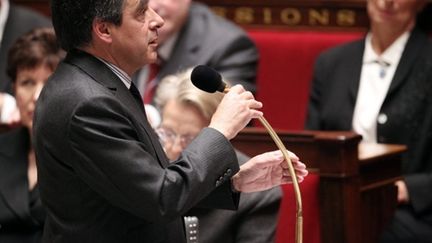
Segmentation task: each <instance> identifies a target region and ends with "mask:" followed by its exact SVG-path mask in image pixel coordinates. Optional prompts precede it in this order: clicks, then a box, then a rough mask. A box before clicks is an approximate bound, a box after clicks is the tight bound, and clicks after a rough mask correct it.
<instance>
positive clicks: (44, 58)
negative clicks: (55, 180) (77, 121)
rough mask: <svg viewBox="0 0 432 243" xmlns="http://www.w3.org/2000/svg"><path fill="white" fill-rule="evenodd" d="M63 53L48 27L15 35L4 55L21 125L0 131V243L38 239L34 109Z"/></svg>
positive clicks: (39, 216) (39, 214) (39, 213)
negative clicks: (3, 131) (15, 39)
mask: <svg viewBox="0 0 432 243" xmlns="http://www.w3.org/2000/svg"><path fill="white" fill-rule="evenodd" d="M63 56H64V53H63V51H62V50H61V49H60V46H59V45H58V44H57V41H56V38H55V34H54V30H53V29H52V28H37V29H35V30H33V31H31V32H29V33H27V34H25V35H23V36H22V37H21V38H19V39H18V40H17V41H16V43H15V44H14V45H13V46H12V47H11V49H10V52H9V55H8V65H7V73H8V75H9V77H10V78H11V80H12V82H13V91H14V95H15V97H16V101H17V106H18V110H19V112H20V116H21V127H18V128H15V129H13V130H10V131H8V132H5V133H2V134H0V225H1V227H0V242H1V243H15V242H16V243H27V242H40V237H41V234H42V229H43V224H44V219H45V210H44V208H43V206H42V204H41V200H40V198H39V191H38V183H37V170H36V159H35V152H34V149H33V147H32V136H31V134H32V123H33V111H34V109H35V104H36V100H37V99H38V97H39V93H40V91H41V89H42V87H43V86H44V84H45V82H46V80H47V79H48V77H49V76H50V75H51V73H52V72H53V71H54V69H55V68H56V67H57V64H58V63H59V62H60V60H61V59H62V57H63Z"/></svg>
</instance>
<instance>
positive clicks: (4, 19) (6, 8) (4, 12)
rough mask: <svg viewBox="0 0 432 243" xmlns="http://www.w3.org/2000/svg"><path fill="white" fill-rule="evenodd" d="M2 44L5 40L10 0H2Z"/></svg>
mask: <svg viewBox="0 0 432 243" xmlns="http://www.w3.org/2000/svg"><path fill="white" fill-rule="evenodd" d="M0 2H1V7H0V44H1V41H2V40H3V33H4V31H5V26H6V22H7V19H8V16H9V1H8V0H0Z"/></svg>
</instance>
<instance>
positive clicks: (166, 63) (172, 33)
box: [135, 0, 258, 101]
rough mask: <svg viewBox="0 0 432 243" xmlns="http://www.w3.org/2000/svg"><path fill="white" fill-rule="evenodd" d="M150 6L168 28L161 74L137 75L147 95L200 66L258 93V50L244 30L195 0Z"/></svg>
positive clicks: (156, 0) (163, 33)
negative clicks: (170, 78)
mask: <svg viewBox="0 0 432 243" xmlns="http://www.w3.org/2000/svg"><path fill="white" fill-rule="evenodd" d="M149 4H150V6H151V7H152V8H153V9H154V10H155V11H156V12H157V13H158V14H159V15H160V16H161V17H162V18H163V19H164V20H165V25H164V26H163V27H162V28H161V29H160V39H159V41H160V44H161V46H160V47H159V50H158V54H159V62H160V64H159V67H158V71H157V75H156V76H154V75H151V76H152V77H151V79H152V80H148V79H149V77H148V76H149V73H150V72H149V69H150V67H149V66H146V67H144V68H143V69H142V70H140V72H138V73H137V75H136V80H135V82H138V87H139V89H140V91H146V92H145V93H144V95H151V93H152V92H153V91H154V90H155V88H156V86H157V85H158V83H159V81H160V80H161V79H162V78H164V77H165V76H167V75H170V74H175V73H177V72H179V71H182V70H185V69H187V68H190V67H193V66H196V65H200V64H201V65H207V66H210V67H213V68H214V69H216V70H217V71H218V72H220V73H221V74H222V76H223V77H225V78H226V79H227V80H229V81H230V82H231V83H232V84H242V85H243V87H245V89H246V90H249V91H252V92H255V78H256V69H257V63H258V51H257V49H256V47H255V45H254V43H253V42H252V40H251V39H250V38H249V37H248V36H247V34H246V33H245V32H244V31H243V30H242V29H240V28H239V27H238V26H236V25H235V24H233V23H231V22H229V21H228V20H226V19H223V18H221V17H219V16H217V15H216V14H214V13H213V12H212V11H211V10H210V9H209V8H208V7H207V6H205V5H203V4H201V3H197V2H193V1H192V0H177V1H166V0H150V1H149ZM152 73H153V71H152ZM145 98H148V97H145ZM147 100H148V101H151V100H152V99H150V98H149V99H147Z"/></svg>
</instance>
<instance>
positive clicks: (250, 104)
mask: <svg viewBox="0 0 432 243" xmlns="http://www.w3.org/2000/svg"><path fill="white" fill-rule="evenodd" d="M261 107H262V103H261V102H259V101H256V100H255V99H254V96H253V94H252V93H251V92H249V91H246V90H245V89H244V88H243V86H241V85H235V86H233V87H232V88H231V89H230V91H229V92H228V93H227V94H226V95H225V96H224V98H223V99H222V101H221V103H220V104H219V106H218V108H217V110H216V112H215V113H214V115H213V117H212V119H211V122H210V125H209V127H212V128H214V129H216V130H218V131H219V132H221V133H222V134H223V135H225V137H226V138H227V139H232V138H234V137H235V136H236V135H237V133H238V132H239V131H240V130H242V129H243V128H244V127H245V126H246V125H247V124H248V123H249V121H250V120H251V119H252V118H257V117H259V116H262V112H261V111H258V110H257V109H260V108H261Z"/></svg>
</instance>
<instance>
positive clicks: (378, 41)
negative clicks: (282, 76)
mask: <svg viewBox="0 0 432 243" xmlns="http://www.w3.org/2000/svg"><path fill="white" fill-rule="evenodd" d="M425 2H426V1H424V0H415V1H397V0H388V1H382V0H368V1H367V9H368V13H369V17H370V20H371V29H370V32H369V33H368V35H367V36H366V38H365V39H364V40H361V41H355V42H352V43H349V44H345V45H342V46H339V47H336V48H333V49H331V50H329V51H326V52H324V53H323V54H322V55H320V57H319V58H318V60H317V62H316V65H315V70H314V80H313V83H312V89H311V96H310V103H309V108H308V115H307V121H306V128H307V129H314V130H354V131H356V132H357V133H359V134H361V135H362V136H363V140H364V142H373V143H397V144H406V145H407V146H408V152H407V154H406V156H405V157H404V160H403V168H402V170H403V173H404V178H403V180H400V181H398V182H397V183H396V186H397V188H398V202H399V207H398V209H397V211H396V214H395V216H394V219H393V221H392V222H391V224H390V226H389V227H388V228H387V229H386V231H385V233H384V235H383V239H382V241H383V242H430V239H432V194H431V193H430V188H432V152H431V151H432V150H431V147H432V113H431V104H432V101H431V98H430V97H431V94H432V84H431V81H432V77H431V74H432V70H431V69H432V52H431V50H432V44H431V42H430V41H429V40H428V37H427V35H426V34H425V33H423V32H422V31H420V30H419V29H417V28H416V27H415V22H416V14H417V12H419V11H420V10H421V9H422V8H423V6H424V4H425Z"/></svg>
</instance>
